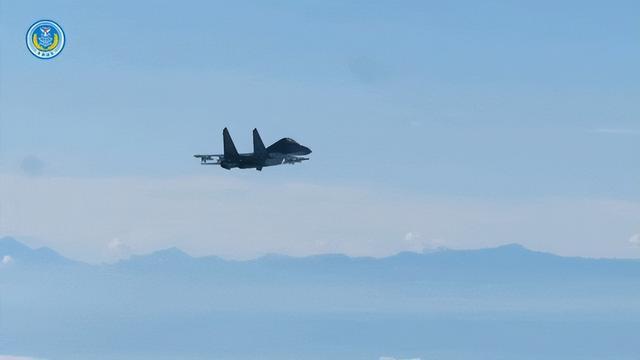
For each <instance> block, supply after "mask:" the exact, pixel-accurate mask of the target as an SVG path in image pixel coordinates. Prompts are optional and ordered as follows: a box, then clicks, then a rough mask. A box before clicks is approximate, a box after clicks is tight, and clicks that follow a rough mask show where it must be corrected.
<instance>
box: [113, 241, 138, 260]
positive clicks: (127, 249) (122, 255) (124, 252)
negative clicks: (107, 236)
mask: <svg viewBox="0 0 640 360" xmlns="http://www.w3.org/2000/svg"><path fill="white" fill-rule="evenodd" d="M107 251H108V253H109V257H110V258H111V259H113V260H120V259H126V258H128V257H129V256H131V254H132V253H133V250H132V249H131V246H129V245H127V244H125V243H124V242H123V241H122V240H120V239H119V238H117V237H115V238H113V239H111V240H109V242H108V243H107Z"/></svg>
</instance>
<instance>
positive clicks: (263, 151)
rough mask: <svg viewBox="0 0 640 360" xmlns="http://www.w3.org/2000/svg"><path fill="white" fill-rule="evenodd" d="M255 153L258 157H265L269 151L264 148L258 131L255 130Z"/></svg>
mask: <svg viewBox="0 0 640 360" xmlns="http://www.w3.org/2000/svg"><path fill="white" fill-rule="evenodd" d="M253 153H254V154H255V155H258V156H264V155H266V154H267V149H266V148H265V147H264V143H263V142H262V139H261V138H260V134H259V133H258V129H253Z"/></svg>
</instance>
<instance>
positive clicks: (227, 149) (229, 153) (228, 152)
mask: <svg viewBox="0 0 640 360" xmlns="http://www.w3.org/2000/svg"><path fill="white" fill-rule="evenodd" d="M222 139H223V140H224V157H225V159H234V158H238V157H240V156H239V155H238V150H236V146H235V145H234V144H233V140H232V139H231V135H229V130H227V128H224V130H222Z"/></svg>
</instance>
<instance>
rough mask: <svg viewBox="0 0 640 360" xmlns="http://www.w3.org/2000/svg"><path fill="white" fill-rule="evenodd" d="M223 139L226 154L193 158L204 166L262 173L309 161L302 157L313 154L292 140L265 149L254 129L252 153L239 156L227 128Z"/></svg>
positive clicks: (278, 142)
mask: <svg viewBox="0 0 640 360" xmlns="http://www.w3.org/2000/svg"><path fill="white" fill-rule="evenodd" d="M222 139H223V143H224V154H222V155H220V154H218V155H200V154H198V155H193V156H194V157H196V158H199V159H200V164H202V165H220V166H221V167H223V168H225V169H227V170H231V169H232V168H240V169H256V170H258V171H262V168H263V167H266V166H274V165H282V164H295V163H299V162H302V161H305V160H309V158H306V157H302V156H301V155H308V154H311V150H310V149H309V148H308V147H306V146H302V145H300V144H298V143H297V142H296V141H295V140H293V139H290V138H282V139H280V140H278V141H276V142H275V143H273V145H271V146H269V147H267V148H265V147H264V143H263V142H262V139H261V138H260V134H259V133H258V130H257V129H253V152H252V153H247V154H239V153H238V150H236V146H235V145H234V144H233V140H232V139H231V135H229V130H227V128H224V130H222Z"/></svg>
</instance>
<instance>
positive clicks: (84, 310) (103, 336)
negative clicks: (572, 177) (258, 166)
mask: <svg viewBox="0 0 640 360" xmlns="http://www.w3.org/2000/svg"><path fill="white" fill-rule="evenodd" d="M5 257H8V258H10V259H12V260H10V261H6V262H5V261H3V262H1V263H0V320H1V321H2V322H1V325H2V329H3V332H2V339H0V348H2V349H3V350H2V351H4V352H6V353H9V354H32V355H34V356H36V357H37V358H43V359H70V358H82V359H89V360H103V359H154V360H156V359H161V360H164V359H166V360H169V359H189V360H200V359H210V358H216V359H236V358H241V359H256V358H264V359H282V358H284V359H309V358H314V356H315V358H316V359H330V358H350V359H351V358H352V359H376V358H380V357H381V356H382V355H384V354H388V350H389V349H394V348H395V349H409V350H411V349H413V350H411V352H410V353H406V356H404V355H403V358H405V357H406V358H413V357H420V358H425V359H426V358H429V359H441V358H443V359H451V360H453V359H466V358H469V359H473V358H477V356H476V355H475V354H476V351H477V349H478V348H479V347H482V346H485V347H484V349H485V351H486V352H487V353H491V354H492V356H487V357H483V358H492V359H493V358H495V359H507V358H517V359H521V358H523V357H522V354H534V353H535V354H538V352H539V351H540V349H541V348H544V349H546V346H554V344H556V345H555V347H552V349H551V350H548V351H547V353H546V356H542V357H540V358H545V359H551V358H554V356H556V357H555V358H557V359H563V360H564V359H570V360H578V359H580V360H582V359H593V360H595V359H600V358H608V357H609V358H611V357H612V356H609V355H610V353H611V349H614V350H617V351H618V355H619V356H613V358H618V359H631V358H633V356H635V355H636V354H637V346H636V345H635V344H637V341H635V338H634V337H635V336H636V334H637V331H636V330H637V329H638V324H640V308H639V307H638V304H639V303H640V261H639V260H612V259H586V258H572V257H561V256H556V255H552V254H547V253H541V252H536V251H531V250H528V249H526V248H524V247H523V246H520V245H514V244H511V245H505V246H500V247H496V248H488V249H479V250H439V251H434V252H426V253H411V252H402V253H399V254H396V255H393V256H388V257H384V258H372V257H349V256H346V255H339V254H325V255H314V256H307V257H291V256H284V255H266V256H263V257H260V258H257V259H252V260H246V261H234V260H225V259H222V258H219V257H215V256H205V257H193V256H190V255H189V254H187V253H185V252H183V251H182V250H180V249H178V248H175V247H173V248H168V249H163V250H159V251H155V252H152V253H149V254H145V255H135V256H132V257H130V258H129V259H126V260H122V261H119V262H117V263H113V264H98V265H89V264H86V263H82V262H76V261H72V260H69V259H66V258H64V257H63V256H62V255H60V254H58V253H56V252H55V251H53V250H51V249H48V248H39V249H32V248H30V247H28V246H26V245H24V244H22V243H20V242H19V241H16V240H15V239H12V238H7V237H5V238H2V239H0V259H4V258H5ZM487 329H493V330H492V331H493V332H492V331H487ZM461 339H462V341H463V343H461V342H460V341H461ZM540 339H543V341H542V342H540ZM585 339H598V341H585ZM601 339H604V340H601ZM621 339H622V340H621ZM603 341H604V342H603ZM460 344H462V346H464V347H465V348H466V349H467V350H468V353H463V354H462V355H463V356H462V357H460V356H451V357H447V356H443V354H444V355H446V354H447V353H448V352H449V351H458V349H460V346H461V345H460ZM541 344H542V345H544V346H541ZM557 344H560V345H557ZM620 344H623V345H624V344H627V345H626V348H625V347H624V346H622V347H621V346H620ZM438 346H439V347H440V348H441V349H445V350H446V352H444V353H440V352H438V351H436V352H434V353H429V351H432V350H433V349H434V348H436V350H437V347H438ZM348 348H353V349H354V352H353V353H351V355H349V354H345V353H344V351H345V349H348ZM96 349H102V350H99V351H103V352H104V353H105V354H106V355H104V356H103V357H92V356H91V355H94V354H95V353H96ZM123 349H124V350H125V351H128V352H129V353H131V354H135V356H130V357H124V358H123V357H122V356H121V353H120V352H121V351H123ZM283 349H284V350H283ZM327 349H328V350H327ZM447 349H449V350H447ZM504 349H510V355H511V356H505V354H504V353H503V351H504ZM558 349H566V350H565V351H564V353H562V354H561V356H560V355H558V354H557V353H556V352H557V351H558ZM575 349H582V350H583V351H582V352H581V353H579V354H577V355H576V356H573V357H572V355H575V354H574V351H575ZM79 351H81V352H80V353H79ZM82 351H83V352H82ZM265 352H267V354H266V355H265ZM398 354H402V353H398ZM420 354H424V356H422V355H420ZM429 354H431V355H429ZM465 354H466V355H469V356H465ZM591 354H596V355H597V356H595V357H589V356H590V355H591ZM238 355H241V356H238ZM587 355H589V356H587ZM537 358H538V357H529V358H528V359H531V360H533V359H537Z"/></svg>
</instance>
